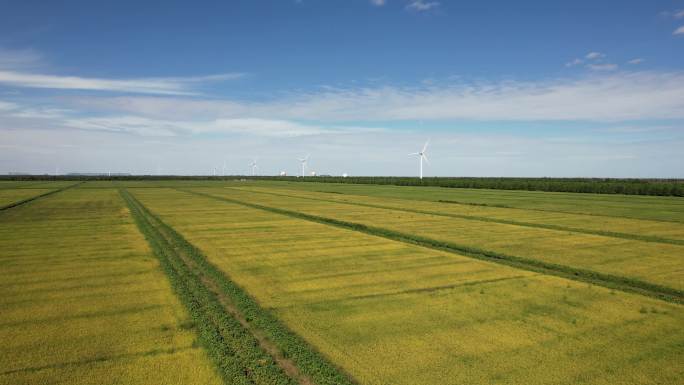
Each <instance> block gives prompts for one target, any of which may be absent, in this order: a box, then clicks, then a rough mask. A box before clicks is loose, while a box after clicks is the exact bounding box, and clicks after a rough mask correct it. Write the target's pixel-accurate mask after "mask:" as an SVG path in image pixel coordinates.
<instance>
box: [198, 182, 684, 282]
mask: <svg viewBox="0 0 684 385" xmlns="http://www.w3.org/2000/svg"><path fill="white" fill-rule="evenodd" d="M197 191H199V192H203V193H209V194H211V195H214V196H218V197H228V198H231V199H238V200H240V201H243V202H247V201H248V202H253V203H257V204H262V205H265V206H269V207H277V208H282V209H287V210H292V211H297V212H302V213H306V214H311V215H316V216H321V217H325V218H333V219H337V220H342V221H348V222H352V223H359V224H363V225H368V226H374V227H380V228H384V229H389V230H393V231H399V232H402V233H408V234H413V235H417V236H421V237H425V238H429V239H434V240H437V241H442V242H449V243H453V244H456V245H462V246H463V247H466V248H477V249H481V250H487V251H492V252H495V253H502V254H507V255H513V256H517V257H521V258H526V259H530V260H539V261H543V262H547V263H551V264H555V265H562V266H568V267H574V268H581V269H585V270H589V271H595V272H598V273H605V274H610V275H615V276H624V277H627V278H632V279H636V280H639V281H643V282H646V283H650V284H656V285H660V286H665V287H668V288H672V289H675V290H680V291H681V290H683V289H684V280H683V279H682V271H681V267H682V256H684V245H679V244H671V243H660V242H644V241H640V240H634V239H625V238H616V237H609V236H602V235H595V234H586V233H577V232H571V231H567V230H565V231H563V230H551V229H545V228H536V227H529V226H520V225H513V224H505V223H496V222H490V221H474V220H469V219H462V218H455V217H444V216H440V215H433V214H425V213H417V212H413V211H404V210H401V209H384V208H382V209H381V208H377V207H369V206H359V205H356V204H350V203H346V202H344V203H343V202H329V201H323V200H312V199H307V198H302V197H297V196H284V195H273V194H264V193H254V192H252V191H246V190H243V189H232V190H231V189H197ZM405 207H414V206H413V205H411V204H408V203H407V204H406V205H405ZM673 227H674V226H673Z"/></svg>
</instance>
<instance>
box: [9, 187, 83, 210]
mask: <svg viewBox="0 0 684 385" xmlns="http://www.w3.org/2000/svg"><path fill="white" fill-rule="evenodd" d="M82 183H85V182H78V183H74V184H72V185H69V186H66V187H62V188H58V189H55V190H51V191H48V192H46V193H43V194H38V195H36V196H32V197H30V198H26V199H22V200H20V201H16V202H12V203H10V204H7V205H4V206H0V211H4V210H7V209H11V208H13V207H17V206H21V205H23V204H25V203H29V202H31V201H35V200H36V199H40V198H43V197H46V196H48V195H52V194H57V193H58V192H61V191H64V190H68V189H70V188H72V187H76V186H78V185H80V184H82Z"/></svg>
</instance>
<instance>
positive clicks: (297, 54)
mask: <svg viewBox="0 0 684 385" xmlns="http://www.w3.org/2000/svg"><path fill="white" fill-rule="evenodd" d="M0 8H1V9H2V12H0V173H3V172H10V171H25V172H33V173H43V172H50V173H53V172H55V169H56V168H58V169H59V172H70V171H90V172H95V171H112V172H133V173H157V172H161V173H174V174H207V173H213V172H214V170H216V172H217V173H222V172H224V170H225V172H226V173H231V174H235V173H247V172H248V171H249V167H248V164H249V162H250V161H251V160H252V159H253V158H258V163H259V165H260V172H261V173H264V174H275V173H277V172H279V171H281V170H284V171H288V172H289V173H290V174H292V173H295V172H296V171H297V169H298V162H297V160H296V158H297V157H301V156H302V155H304V154H307V153H309V154H311V164H310V167H311V169H312V170H316V171H318V172H319V173H325V174H340V173H342V172H346V173H349V174H352V175H414V174H416V173H417V161H416V159H413V158H410V157H408V156H407V155H406V154H408V153H410V152H415V151H417V150H418V149H420V147H421V146H422V144H423V142H424V141H425V140H426V139H427V138H428V137H431V138H432V141H431V146H430V148H429V150H428V156H429V157H430V160H431V164H430V166H428V167H426V169H425V173H426V175H438V176H442V175H445V176H446V175H456V176H458V175H468V176H607V177H684V171H683V170H684V156H683V155H681V153H682V152H683V151H682V150H681V149H682V148H684V146H683V145H684V124H683V123H684V68H683V67H684V50H683V48H684V1H601V2H595V1H573V2H549V1H518V2H510V1H478V2H475V1H472V2H464V1H458V2H456V1H427V0H423V1H415V0H385V1H380V0H374V1H370V0H346V1H342V0H339V1H333V0H326V1H323V0H318V1H315V0H302V1H295V0H293V1H288V0H280V1H254V0H252V1H216V2H194V3H193V4H190V3H187V2H172V1H164V2H128V1H118V2H98V3H97V4H96V3H95V2H92V1H80V2H79V1H62V2H37V1H3V2H2V3H0ZM224 165H225V166H224Z"/></svg>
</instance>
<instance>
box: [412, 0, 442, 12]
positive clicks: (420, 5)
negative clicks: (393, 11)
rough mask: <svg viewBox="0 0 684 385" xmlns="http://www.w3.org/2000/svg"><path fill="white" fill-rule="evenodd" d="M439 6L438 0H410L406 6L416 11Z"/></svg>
mask: <svg viewBox="0 0 684 385" xmlns="http://www.w3.org/2000/svg"><path fill="white" fill-rule="evenodd" d="M437 7H439V2H437V1H428V2H426V1H423V0H414V1H411V2H410V3H409V4H408V5H407V6H406V8H407V9H411V10H414V11H417V12H422V11H429V10H430V9H433V8H437Z"/></svg>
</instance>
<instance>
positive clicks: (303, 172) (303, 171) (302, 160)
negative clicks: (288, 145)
mask: <svg viewBox="0 0 684 385" xmlns="http://www.w3.org/2000/svg"><path fill="white" fill-rule="evenodd" d="M299 161H300V162H301V163H302V178H303V177H304V176H306V174H305V173H306V163H307V162H308V161H309V154H306V156H305V157H303V158H301V159H299Z"/></svg>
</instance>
